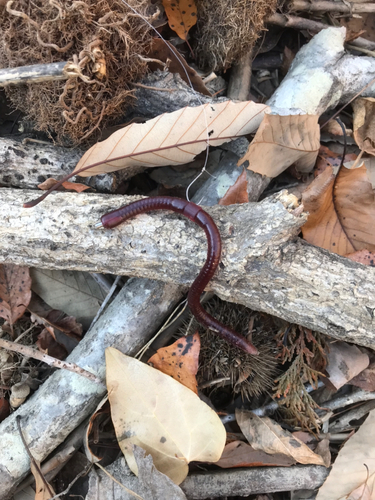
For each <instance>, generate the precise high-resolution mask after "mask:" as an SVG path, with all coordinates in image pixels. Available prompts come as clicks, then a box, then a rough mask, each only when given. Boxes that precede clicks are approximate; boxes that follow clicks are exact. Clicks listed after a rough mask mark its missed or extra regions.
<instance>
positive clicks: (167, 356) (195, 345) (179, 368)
mask: <svg viewBox="0 0 375 500" xmlns="http://www.w3.org/2000/svg"><path fill="white" fill-rule="evenodd" d="M200 347H201V342H200V337H199V334H198V332H197V333H195V334H194V335H188V336H187V337H182V338H180V339H178V340H176V342H175V343H174V344H172V345H170V346H168V347H162V348H161V349H158V350H157V352H156V353H155V354H154V355H153V356H152V357H151V358H150V359H149V360H148V364H149V365H151V366H152V367H154V368H156V369H157V370H160V371H161V372H163V373H165V374H166V375H170V376H171V377H172V378H174V379H175V380H177V382H180V384H183V385H184V386H185V387H188V388H189V389H190V390H192V391H193V392H195V394H197V395H198V384H197V379H196V374H197V371H198V361H199V351H200Z"/></svg>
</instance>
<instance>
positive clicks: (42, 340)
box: [36, 328, 68, 360]
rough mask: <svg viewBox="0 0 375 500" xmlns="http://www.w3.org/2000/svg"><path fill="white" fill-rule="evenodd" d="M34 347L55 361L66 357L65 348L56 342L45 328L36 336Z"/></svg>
mask: <svg viewBox="0 0 375 500" xmlns="http://www.w3.org/2000/svg"><path fill="white" fill-rule="evenodd" d="M36 345H37V346H38V349H39V351H41V352H43V353H44V354H48V355H49V356H52V357H54V358H57V359H61V360H62V359H65V358H66V357H67V355H68V351H67V350H66V349H65V347H64V346H63V345H61V344H59V343H58V342H56V340H55V339H54V338H53V336H52V335H51V333H50V332H49V331H48V330H47V328H45V329H44V330H43V331H42V332H41V333H40V334H39V335H38V340H37V341H36Z"/></svg>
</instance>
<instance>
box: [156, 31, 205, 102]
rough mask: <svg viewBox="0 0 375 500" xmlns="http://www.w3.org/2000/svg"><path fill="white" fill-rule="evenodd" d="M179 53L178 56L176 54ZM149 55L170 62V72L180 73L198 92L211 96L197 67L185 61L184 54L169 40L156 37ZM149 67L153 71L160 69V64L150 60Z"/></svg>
mask: <svg viewBox="0 0 375 500" xmlns="http://www.w3.org/2000/svg"><path fill="white" fill-rule="evenodd" d="M176 54H177V56H176ZM148 55H149V57H152V58H154V59H158V60H159V61H161V62H163V63H166V62H167V61H168V62H169V64H168V70H169V71H170V73H178V74H179V75H180V76H181V78H182V79H183V80H184V82H186V83H187V84H189V85H190V84H191V85H192V86H193V88H194V90H196V91H197V92H200V93H201V94H203V95H208V96H211V92H210V91H209V90H208V88H207V87H206V85H205V84H204V83H203V80H202V78H201V77H200V76H199V75H198V73H197V72H196V71H195V69H193V68H191V67H190V66H189V65H188V63H187V62H186V61H185V58H184V56H183V55H182V54H181V53H180V52H178V51H177V49H176V48H175V47H173V45H172V44H171V43H170V42H168V40H162V39H161V38H154V39H153V41H152V46H151V49H150V53H149V54H148ZM149 67H150V69H151V70H152V71H156V70H157V69H160V64H157V63H155V62H150V63H149Z"/></svg>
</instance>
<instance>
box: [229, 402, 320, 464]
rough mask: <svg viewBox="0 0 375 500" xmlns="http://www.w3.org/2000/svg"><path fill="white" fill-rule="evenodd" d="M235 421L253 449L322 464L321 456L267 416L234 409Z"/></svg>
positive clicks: (297, 460) (308, 462)
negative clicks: (261, 416)
mask: <svg viewBox="0 0 375 500" xmlns="http://www.w3.org/2000/svg"><path fill="white" fill-rule="evenodd" d="M236 419H237V423H238V425H239V426H240V428H241V431H242V433H243V434H244V436H245V437H246V439H247V440H248V441H249V443H250V444H251V446H252V447H253V448H254V449H255V450H262V451H264V452H266V453H269V454H270V455H273V454H274V453H280V454H282V455H286V456H288V457H292V458H293V459H294V460H295V461H296V462H298V463H301V464H316V465H324V461H323V459H322V457H321V456H319V455H317V454H316V453H314V452H313V451H311V450H310V448H309V447H308V446H306V445H305V443H303V442H302V441H300V440H299V439H297V438H296V437H294V436H293V435H292V434H291V433H290V432H288V431H286V430H284V429H282V428H281V426H280V425H279V424H277V423H276V422H274V421H273V420H271V419H270V418H268V417H263V418H260V417H258V416H257V415H255V413H252V412H251V411H247V410H236Z"/></svg>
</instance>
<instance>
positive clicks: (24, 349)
mask: <svg viewBox="0 0 375 500" xmlns="http://www.w3.org/2000/svg"><path fill="white" fill-rule="evenodd" d="M0 347H2V348H3V349H8V350H9V351H14V352H18V353H20V354H24V355H25V356H28V357H29V358H34V359H38V360H39V361H43V363H47V365H50V366H54V367H55V368H63V369H64V370H68V371H71V372H74V373H78V375H82V376H83V377H86V378H88V379H89V380H91V381H92V382H95V383H97V384H100V385H104V382H103V381H102V380H101V379H100V378H99V377H97V376H96V375H94V373H91V372H89V371H87V370H85V369H83V368H81V367H80V366H78V365H76V364H74V363H67V362H66V361H61V360H60V359H56V358H53V357H52V356H48V354H43V353H42V352H40V351H37V350H36V349H33V348H32V347H29V346H25V345H20V344H16V343H15V342H11V341H9V340H5V339H1V338H0Z"/></svg>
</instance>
